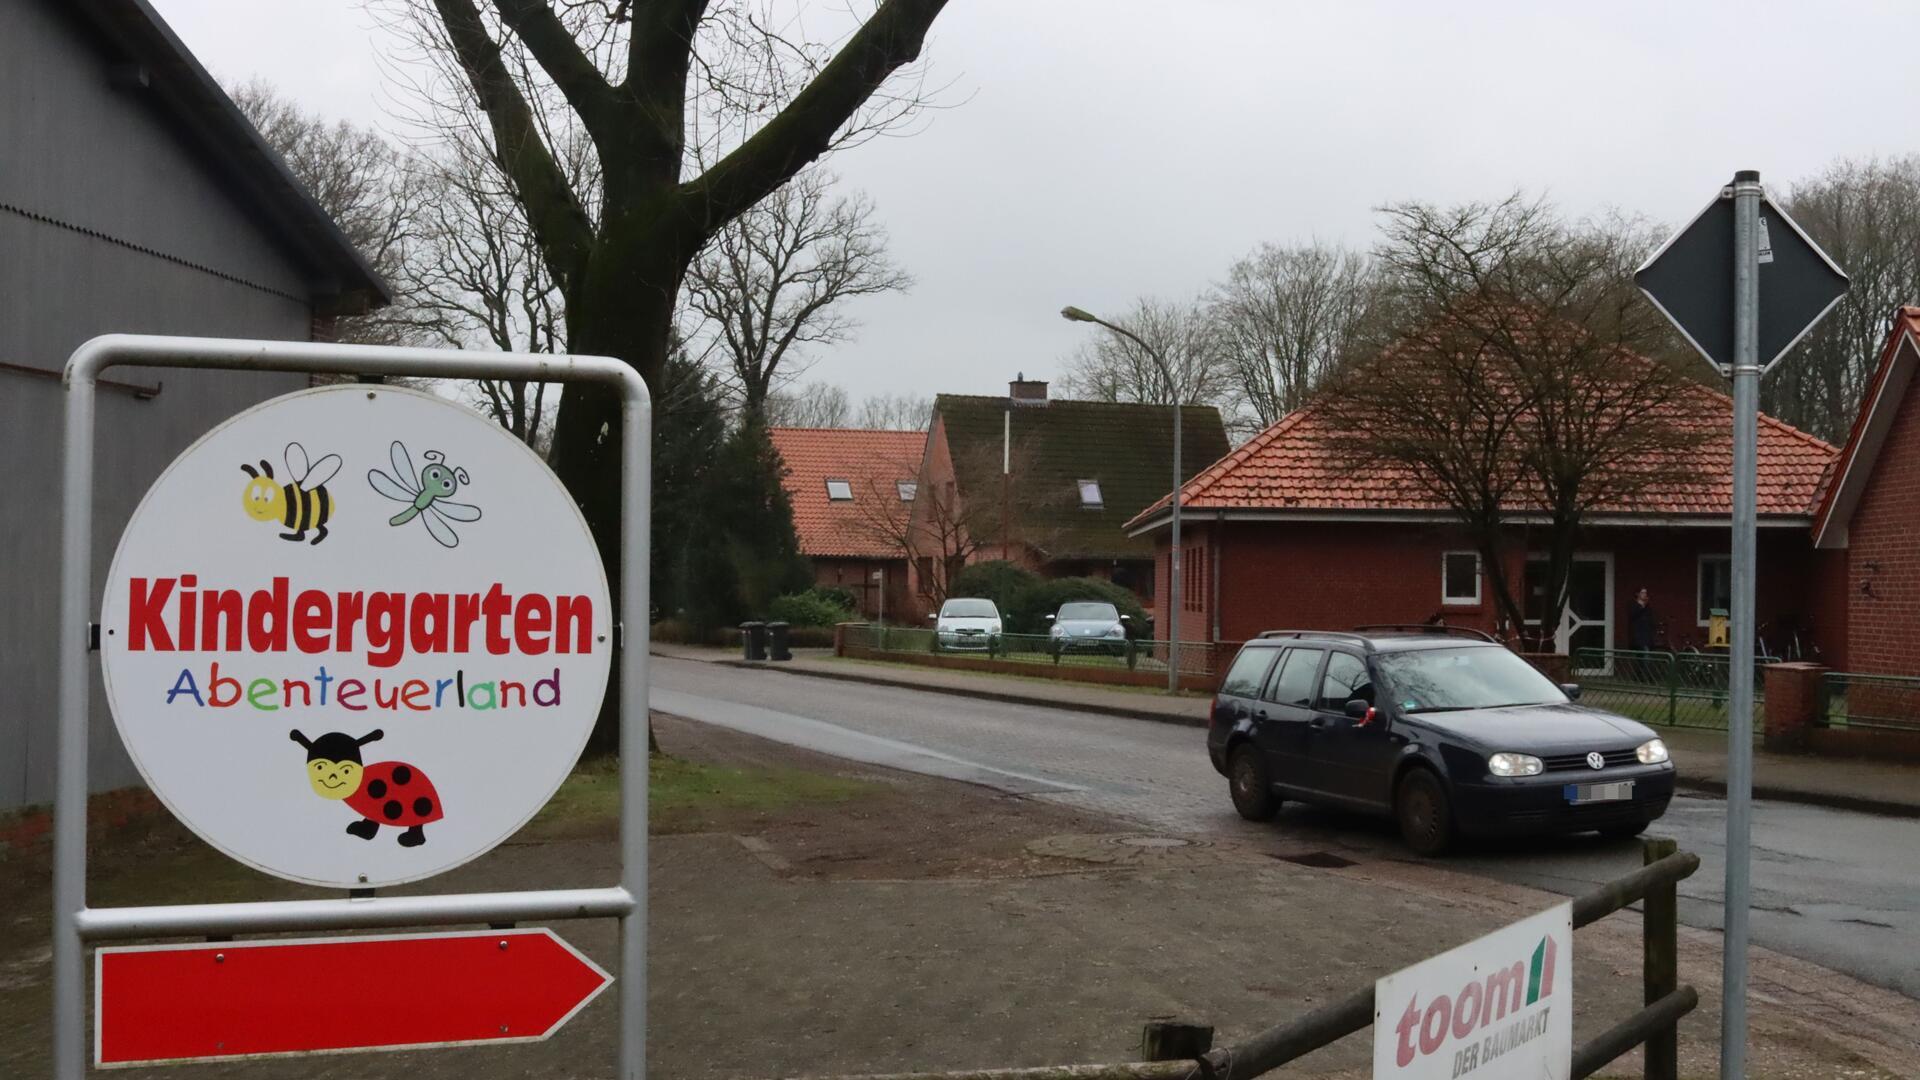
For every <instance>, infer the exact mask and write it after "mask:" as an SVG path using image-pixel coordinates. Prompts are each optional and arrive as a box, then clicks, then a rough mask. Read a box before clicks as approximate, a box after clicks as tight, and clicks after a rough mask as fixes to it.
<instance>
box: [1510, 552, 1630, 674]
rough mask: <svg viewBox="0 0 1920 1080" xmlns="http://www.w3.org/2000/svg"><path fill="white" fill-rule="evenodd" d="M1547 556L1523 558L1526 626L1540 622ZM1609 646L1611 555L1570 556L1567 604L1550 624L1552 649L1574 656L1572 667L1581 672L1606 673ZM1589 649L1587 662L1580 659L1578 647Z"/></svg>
mask: <svg viewBox="0 0 1920 1080" xmlns="http://www.w3.org/2000/svg"><path fill="white" fill-rule="evenodd" d="M1546 583H1547V560H1546V558H1545V557H1544V556H1534V557H1530V558H1528V559H1527V606H1528V608H1529V609H1530V610H1529V617H1528V619H1527V623H1528V625H1530V626H1535V627H1537V626H1539V625H1540V615H1541V609H1543V608H1544V607H1545V606H1546V591H1547V584H1546ZM1611 648H1613V556H1612V555H1611V554H1604V553H1603V554H1581V555H1575V556H1574V557H1573V567H1572V569H1571V571H1570V572H1569V573H1568V575H1567V606H1566V609H1565V610H1564V611H1562V612H1561V613H1560V624H1559V626H1557V627H1555V628H1554V633H1553V651H1555V652H1559V653H1565V654H1567V655H1568V656H1571V657H1574V658H1575V664H1576V666H1575V670H1576V671H1579V672H1581V673H1584V674H1601V675H1604V674H1607V673H1608V672H1609V671H1610V670H1611V668H1612V666H1613V663H1612V657H1611V655H1610V654H1609V653H1607V652H1606V650H1608V649H1611ZM1583 649H1585V650H1591V651H1590V652H1589V653H1588V654H1587V662H1586V663H1584V664H1582V663H1580V651H1581V650H1583Z"/></svg>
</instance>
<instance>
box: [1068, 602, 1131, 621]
mask: <svg viewBox="0 0 1920 1080" xmlns="http://www.w3.org/2000/svg"><path fill="white" fill-rule="evenodd" d="M1057 617H1058V618H1059V619H1060V620H1061V621H1062V622H1064V621H1066V620H1069V619H1072V620H1075V621H1084V622H1119V621H1120V609H1118V608H1116V607H1114V606H1113V605H1112V604H1061V605H1060V614H1059V615H1058V616H1057Z"/></svg>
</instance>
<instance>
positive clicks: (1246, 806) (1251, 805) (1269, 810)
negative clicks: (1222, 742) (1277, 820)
mask: <svg viewBox="0 0 1920 1080" xmlns="http://www.w3.org/2000/svg"><path fill="white" fill-rule="evenodd" d="M1227 784H1228V787H1229V789H1230V790H1231V791H1232V793H1233V808H1234V809H1235V810H1238V811H1239V812H1240V816H1241V817H1243V818H1246V819H1247V820H1248V821H1272V820H1273V815H1275V814H1277V813H1279V812H1280V799H1279V797H1278V796H1276V795H1275V794H1274V793H1273V778H1272V777H1271V776H1269V775H1268V773H1267V762H1266V759H1265V758H1263V757H1261V756H1260V751H1258V750H1256V749H1254V747H1253V744H1252V743H1241V744H1240V745H1239V746H1237V747H1234V750H1233V756H1232V757H1230V758H1228V759H1227Z"/></svg>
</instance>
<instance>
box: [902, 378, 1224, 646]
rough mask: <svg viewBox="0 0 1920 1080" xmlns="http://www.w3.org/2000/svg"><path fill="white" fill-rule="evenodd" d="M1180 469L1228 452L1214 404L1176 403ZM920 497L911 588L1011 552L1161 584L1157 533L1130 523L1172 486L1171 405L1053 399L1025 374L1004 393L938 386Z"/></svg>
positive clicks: (930, 587) (1143, 594) (931, 593)
mask: <svg viewBox="0 0 1920 1080" xmlns="http://www.w3.org/2000/svg"><path fill="white" fill-rule="evenodd" d="M1180 418H1181V419H1180V423H1181V442H1182V459H1181V460H1182V464H1183V466H1184V468H1183V472H1184V473H1185V474H1186V475H1187V476H1193V475H1195V474H1197V473H1198V472H1199V471H1200V469H1201V468H1202V467H1204V466H1205V465H1206V464H1207V463H1208V462H1210V461H1214V460H1216V459H1218V458H1219V457H1220V456H1221V455H1222V454H1224V453H1226V451H1227V446H1228V443H1227V432H1226V425H1225V424H1224V423H1223V422H1222V420H1221V418H1220V410H1218V409H1216V408H1214V407H1212V406H1210V405H1188V406H1185V407H1184V408H1182V409H1181V413H1180ZM920 482H921V483H920V486H921V491H922V495H921V498H920V500H919V501H918V502H917V503H915V505H914V508H913V545H914V556H915V558H914V567H913V571H914V587H915V590H916V592H917V593H918V594H919V595H920V596H922V597H924V598H926V599H928V600H932V599H935V598H938V597H941V596H944V595H945V582H946V581H948V580H950V579H951V578H952V577H953V575H954V574H957V573H958V572H959V570H960V568H961V567H962V566H964V565H965V564H967V563H970V562H979V561H983V560H988V559H1006V560H1008V561H1010V562H1014V563H1017V564H1019V565H1021V566H1024V567H1026V568H1028V569H1030V570H1033V571H1035V572H1037V573H1040V574H1043V575H1045V576H1048V577H1098V578H1106V579H1108V580H1110V581H1113V582H1115V583H1116V584H1119V585H1123V586H1125V587H1127V588H1129V589H1131V590H1133V592H1134V593H1135V594H1136V595H1138V596H1139V598H1140V601H1141V604H1142V605H1143V606H1144V607H1145V608H1146V609H1147V610H1148V612H1149V614H1152V613H1153V610H1154V597H1155V595H1156V592H1155V589H1154V579H1153V542H1152V540H1151V539H1149V538H1146V537H1141V536H1133V535H1129V534H1128V533H1127V531H1126V529H1125V528H1124V526H1125V524H1126V522H1127V521H1128V520H1129V519H1130V518H1132V517H1134V516H1135V515H1136V514H1138V513H1140V511H1141V510H1143V509H1145V508H1146V507H1147V506H1149V505H1151V504H1152V503H1153V502H1154V500H1156V499H1164V498H1165V497H1166V494H1167V492H1168V490H1169V489H1170V488H1171V487H1172V486H1173V410H1172V409H1171V408H1170V407H1168V406H1165V405H1142V404H1136V403H1132V402H1111V401H1072V400H1065V399H1060V398H1050V397H1049V396H1048V394H1047V384H1046V383H1045V382H1042V381H1039V380H1036V379H1027V378H1025V377H1024V376H1022V377H1020V378H1017V379H1015V380H1013V381H1012V382H1011V383H1009V384H1008V387H1007V396H1005V397H998V396H982V395H971V394H941V395H939V396H938V397H936V398H935V399H934V406H933V417H932V420H931V422H930V423H929V425H928V429H927V452H926V459H925V465H924V467H923V468H922V470H921V473H920Z"/></svg>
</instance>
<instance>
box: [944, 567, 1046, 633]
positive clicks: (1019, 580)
mask: <svg viewBox="0 0 1920 1080" xmlns="http://www.w3.org/2000/svg"><path fill="white" fill-rule="evenodd" d="M1038 584H1040V576H1039V575H1038V574H1035V573H1033V572H1031V571H1028V570H1024V569H1022V568H1021V567H1019V566H1016V565H1014V564H1013V563H1010V562H1008V561H1006V560H1005V559H989V560H988V561H986V562H977V563H969V564H968V565H966V566H964V567H962V568H961V570H960V572H959V573H958V574H955V575H954V576H953V582H952V584H951V585H949V586H948V588H947V595H948V596H965V597H980V598H981V599H984V600H991V601H993V606H995V607H997V608H999V609H1000V616H1001V618H1003V619H1008V618H1011V612H1012V611H1013V609H1014V607H1015V606H1016V605H1017V604H1018V603H1019V600H1020V594H1021V593H1023V592H1025V591H1027V590H1028V589H1031V588H1033V587H1034V586H1035V585H1038Z"/></svg>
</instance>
